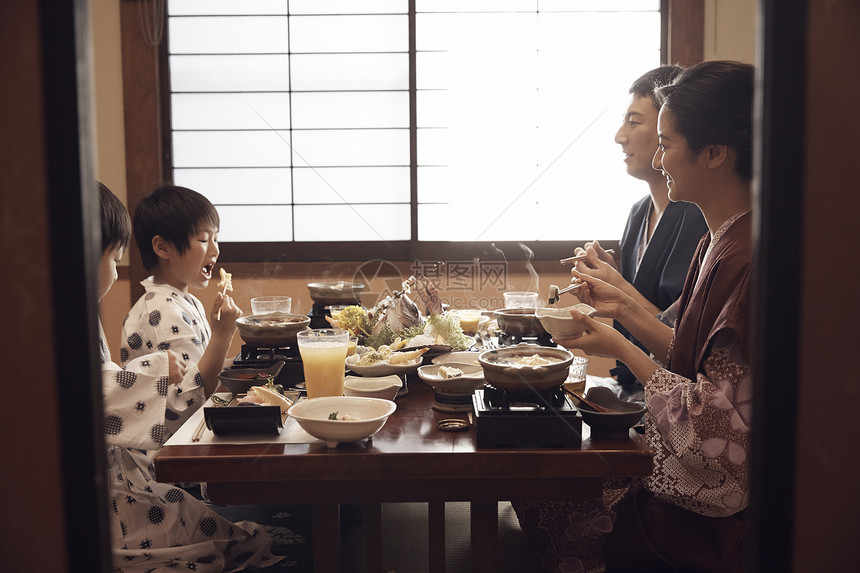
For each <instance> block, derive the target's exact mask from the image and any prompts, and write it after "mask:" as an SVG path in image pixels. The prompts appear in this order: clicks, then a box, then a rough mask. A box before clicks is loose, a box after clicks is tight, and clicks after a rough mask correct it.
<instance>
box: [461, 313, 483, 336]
mask: <svg viewBox="0 0 860 573" xmlns="http://www.w3.org/2000/svg"><path fill="white" fill-rule="evenodd" d="M457 318H459V319H460V328H462V329H463V332H464V333H466V334H475V333H477V332H478V323H479V322H480V321H481V313H480V312H464V311H460V312H459V313H457Z"/></svg>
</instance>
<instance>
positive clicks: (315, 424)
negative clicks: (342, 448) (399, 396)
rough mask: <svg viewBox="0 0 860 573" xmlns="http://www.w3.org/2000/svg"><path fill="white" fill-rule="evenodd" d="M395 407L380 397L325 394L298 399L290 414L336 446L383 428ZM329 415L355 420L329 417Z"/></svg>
mask: <svg viewBox="0 0 860 573" xmlns="http://www.w3.org/2000/svg"><path fill="white" fill-rule="evenodd" d="M396 409H397V404H395V403H394V402H392V401H391V400H383V399H381V398H365V397H363V396H324V397H322V398H311V399H309V400H302V401H300V402H298V403H297V404H295V405H294V406H293V407H292V408H290V412H289V414H290V417H291V418H294V419H295V420H296V422H298V423H299V426H301V427H302V429H303V430H304V431H305V432H307V433H308V434H310V435H311V436H313V437H315V438H319V439H320V440H323V441H324V442H325V445H326V446H327V447H329V448H336V447H337V445H338V444H339V443H340V442H355V441H358V440H366V439H367V438H369V437H370V436H372V435H373V434H375V433H376V432H378V431H379V430H380V429H382V426H384V425H385V422H386V421H387V420H388V416H390V415H391V414H393V413H394V411H395V410H396ZM332 414H336V415H337V416H338V417H340V416H350V417H352V418H355V420H332V419H329V416H331V415H332Z"/></svg>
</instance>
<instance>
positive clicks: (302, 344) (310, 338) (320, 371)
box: [296, 328, 349, 398]
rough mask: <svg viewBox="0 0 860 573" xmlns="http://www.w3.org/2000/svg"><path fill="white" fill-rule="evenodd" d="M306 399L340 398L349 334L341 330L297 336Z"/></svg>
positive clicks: (310, 330) (321, 329)
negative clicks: (321, 397) (306, 394)
mask: <svg viewBox="0 0 860 573" xmlns="http://www.w3.org/2000/svg"><path fill="white" fill-rule="evenodd" d="M296 339H297V341H298V344H299V354H300V355H301V357H302V367H303V369H304V373H305V389H306V390H307V393H308V398H318V397H320V396H342V395H343V375H344V371H345V369H346V367H345V365H344V362H345V361H346V353H347V350H348V348H349V331H348V330H342V329H340V328H319V329H308V330H302V331H301V332H299V333H298V334H297V335H296Z"/></svg>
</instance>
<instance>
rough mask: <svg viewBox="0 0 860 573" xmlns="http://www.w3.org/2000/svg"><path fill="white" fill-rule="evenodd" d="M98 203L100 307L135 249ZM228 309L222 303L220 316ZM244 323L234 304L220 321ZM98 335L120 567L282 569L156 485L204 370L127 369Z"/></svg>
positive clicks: (179, 493)
mask: <svg viewBox="0 0 860 573" xmlns="http://www.w3.org/2000/svg"><path fill="white" fill-rule="evenodd" d="M99 202H100V205H101V213H102V257H101V264H100V266H99V299H101V298H102V297H103V296H104V295H105V294H107V292H108V291H109V290H110V288H111V286H112V285H113V283H114V282H115V281H116V264H117V262H119V260H120V259H121V258H122V255H123V252H124V251H125V249H126V248H127V247H128V244H129V241H130V239H131V221H130V220H129V217H128V212H127V211H126V209H125V206H124V205H123V204H122V202H120V200H119V199H117V197H116V196H115V195H114V194H113V193H111V191H110V190H109V189H108V188H107V187H105V186H104V185H102V184H101V183H99ZM213 210H214V209H213ZM216 223H217V222H216ZM216 228H217V227H216ZM216 232H217V231H216ZM216 251H217V247H216ZM216 256H217V255H216ZM220 302H221V300H220V299H217V300H216V311H217V304H218V303H220ZM198 304H199V303H198ZM177 306H178V305H177ZM238 314H241V311H239V310H238V309H237V308H236V307H235V305H232V302H231V303H230V304H227V305H225V306H224V309H222V315H221V316H222V319H226V320H231V321H232V320H235V317H236V316H237V315H238ZM203 322H204V326H205V320H204V321H203ZM99 326H100V334H101V340H100V350H101V361H102V388H103V394H104V408H105V437H106V441H107V446H108V485H109V487H110V516H111V536H112V547H113V555H114V566H115V567H117V568H120V569H121V570H122V571H124V572H125V573H131V572H138V571H141V572H143V571H147V572H149V571H175V570H177V569H184V570H194V571H204V572H213V573H214V572H216V571H239V570H241V569H244V568H245V567H246V566H248V565H251V566H257V567H265V566H268V565H271V564H274V563H276V562H277V561H279V560H280V559H281V558H279V557H275V556H273V555H272V554H271V553H270V551H269V550H270V548H271V545H272V539H271V537H270V536H269V535H268V533H266V532H265V531H264V530H263V529H262V528H261V527H260V526H259V525H257V524H256V523H252V522H247V521H243V522H239V523H231V522H230V521H228V520H226V519H223V518H222V517H221V516H219V515H218V514H217V513H215V512H214V511H212V510H211V509H210V508H208V507H207V506H205V505H204V504H203V503H201V502H200V501H198V500H197V499H195V498H194V497H192V496H191V495H189V494H188V493H186V492H185V491H183V490H182V489H180V488H178V487H175V486H172V485H169V484H161V483H157V482H156V480H155V476H154V468H153V466H152V456H153V455H154V453H155V452H157V451H158V449H160V448H161V446H162V445H163V443H164V441H165V440H166V439H167V436H168V435H169V434H171V433H173V431H175V430H176V428H178V427H179V425H180V424H181V421H183V420H184V419H186V417H187V415H190V413H191V412H193V411H194V410H195V409H196V408H197V407H199V406H200V405H201V404H202V403H203V400H204V397H203V388H204V386H203V384H202V383H201V384H199V385H198V384H197V383H196V380H198V379H199V378H200V377H201V376H202V374H201V373H200V369H199V368H192V369H190V370H188V369H187V360H188V358H184V357H183V356H181V355H180V354H179V353H177V351H176V350H174V349H170V348H166V347H155V348H153V349H152V350H151V351H150V352H149V353H148V354H140V355H138V356H137V357H136V358H134V359H128V357H126V358H127V359H126V360H124V362H125V364H124V366H123V367H122V368H121V367H120V366H118V365H117V364H115V363H113V362H112V361H111V357H110V351H109V350H108V345H107V343H106V342H105V338H104V332H103V331H101V324H100V325H99ZM223 330H226V329H223ZM207 332H208V329H207ZM222 334H223V333H222ZM230 336H231V337H232V333H231V334H230ZM207 338H208V336H207ZM228 344H229V339H228ZM124 354H125V353H124ZM189 374H190V375H191V376H190V377H189ZM192 385H193V386H192ZM186 388H190V389H191V391H190V392H185V391H184V389H186ZM183 394H184V395H183ZM187 396H193V397H194V401H193V402H192V401H191V399H187V398H186V397H187ZM178 413H180V414H178Z"/></svg>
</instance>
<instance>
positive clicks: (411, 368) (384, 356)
mask: <svg viewBox="0 0 860 573" xmlns="http://www.w3.org/2000/svg"><path fill="white" fill-rule="evenodd" d="M427 351H428V349H427V348H419V349H416V350H409V351H405V350H404V351H401V350H391V349H390V347H387V346H382V347H380V348H378V349H373V348H366V347H363V346H362V347H359V348H358V351H357V352H356V353H355V354H353V355H352V356H347V357H346V367H347V368H349V369H350V370H351V371H352V372H354V373H355V374H358V375H359V376H389V375H391V374H397V375H402V374H409V373H411V372H415V371H416V370H418V367H419V366H421V363H422V362H424V354H426V353H427Z"/></svg>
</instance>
